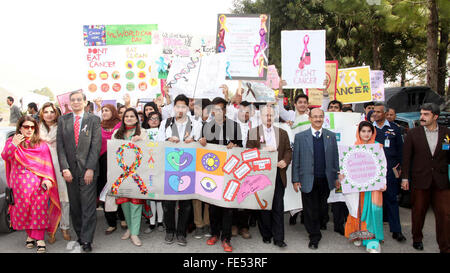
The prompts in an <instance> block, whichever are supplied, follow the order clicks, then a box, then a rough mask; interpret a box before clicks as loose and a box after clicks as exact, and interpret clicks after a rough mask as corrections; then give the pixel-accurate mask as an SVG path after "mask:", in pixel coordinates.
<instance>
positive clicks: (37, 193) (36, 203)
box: [2, 116, 61, 253]
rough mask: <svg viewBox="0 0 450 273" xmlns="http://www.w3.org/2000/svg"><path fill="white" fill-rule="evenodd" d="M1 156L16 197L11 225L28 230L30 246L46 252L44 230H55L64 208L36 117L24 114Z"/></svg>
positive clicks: (12, 208) (27, 242) (10, 208)
mask: <svg viewBox="0 0 450 273" xmlns="http://www.w3.org/2000/svg"><path fill="white" fill-rule="evenodd" d="M2 158H3V159H4V160H5V166H6V180H7V182H8V186H9V187H10V188H12V190H13V196H14V205H11V206H10V207H9V212H10V216H11V224H12V227H13V228H14V229H15V230H26V232H27V234H28V238H27V240H26V246H27V248H33V247H34V246H35V245H36V243H37V247H38V248H37V252H38V253H42V252H46V247H45V241H44V237H45V232H46V231H47V232H48V233H50V234H54V233H55V232H56V228H57V227H58V223H59V220H60V217H61V208H60V203H59V197H58V187H57V183H56V178H55V172H54V169H53V163H52V157H51V154H50V150H49V148H48V146H47V144H46V143H45V142H41V140H40V139H39V126H38V124H37V122H36V120H34V119H33V118H32V117H28V116H25V117H22V118H21V119H20V120H19V121H18V123H17V129H16V134H15V135H14V136H13V137H11V138H9V139H8V140H7V141H6V144H5V148H4V149H3V152H2ZM45 188H46V189H45ZM49 201H50V202H49ZM36 241H37V242H36Z"/></svg>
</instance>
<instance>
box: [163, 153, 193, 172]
mask: <svg viewBox="0 0 450 273" xmlns="http://www.w3.org/2000/svg"><path fill="white" fill-rule="evenodd" d="M192 159H193V157H192V155H191V154H190V153H185V152H184V151H183V150H180V149H175V151H173V152H170V153H168V154H167V161H168V162H169V164H170V166H172V168H173V169H174V170H175V171H181V170H183V169H185V168H187V167H188V166H189V165H190V164H191V162H192Z"/></svg>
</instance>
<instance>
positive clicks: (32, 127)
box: [22, 125, 34, 130]
mask: <svg viewBox="0 0 450 273" xmlns="http://www.w3.org/2000/svg"><path fill="white" fill-rule="evenodd" d="M22 128H24V129H25V130H29V129H31V130H34V125H22Z"/></svg>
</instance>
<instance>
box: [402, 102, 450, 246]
mask: <svg viewBox="0 0 450 273" xmlns="http://www.w3.org/2000/svg"><path fill="white" fill-rule="evenodd" d="M439 114H440V110H439V106H437V105H436V104H433V103H425V104H424V105H422V107H420V126H419V127H416V128H413V129H411V130H409V132H408V134H407V135H406V138H405V144H404V145H403V173H402V177H403V179H402V185H401V186H402V189H403V190H408V189H409V188H411V196H412V210H411V219H412V235H413V247H414V248H415V249H417V250H423V243H422V239H423V234H422V229H423V225H424V222H425V216H426V214H427V211H428V207H429V206H430V203H431V205H432V207H433V211H434V216H435V220H436V240H437V243H438V245H439V250H440V252H441V253H450V184H449V177H448V164H449V156H450V153H449V145H450V143H449V142H450V129H448V128H447V127H445V126H439V125H438V124H437V119H438V117H439Z"/></svg>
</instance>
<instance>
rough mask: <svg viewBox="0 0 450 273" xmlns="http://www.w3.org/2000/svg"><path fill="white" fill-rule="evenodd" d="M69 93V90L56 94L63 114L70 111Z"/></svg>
mask: <svg viewBox="0 0 450 273" xmlns="http://www.w3.org/2000/svg"><path fill="white" fill-rule="evenodd" d="M70 93H71V92H67V93H64V94H60V95H57V96H56V99H57V100H58V104H59V108H60V109H61V112H62V114H63V115H65V114H67V113H70V112H72V107H71V106H70V98H69V96H70Z"/></svg>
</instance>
